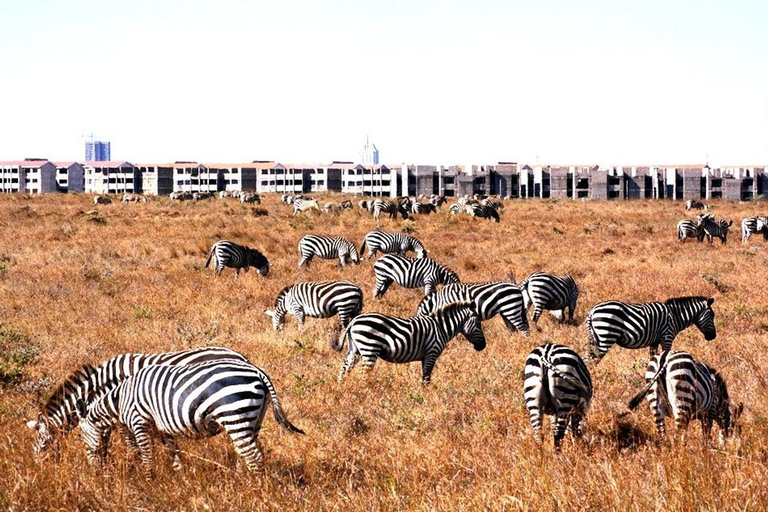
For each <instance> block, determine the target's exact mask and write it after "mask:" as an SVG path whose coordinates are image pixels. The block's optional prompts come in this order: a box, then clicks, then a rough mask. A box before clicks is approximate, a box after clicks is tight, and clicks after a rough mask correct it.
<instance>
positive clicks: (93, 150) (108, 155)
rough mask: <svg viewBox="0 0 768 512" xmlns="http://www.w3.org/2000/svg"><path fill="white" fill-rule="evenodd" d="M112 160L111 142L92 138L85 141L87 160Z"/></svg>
mask: <svg viewBox="0 0 768 512" xmlns="http://www.w3.org/2000/svg"><path fill="white" fill-rule="evenodd" d="M110 160H112V151H111V149H110V146H109V142H103V141H100V140H90V141H86V143H85V161H86V162H109V161H110Z"/></svg>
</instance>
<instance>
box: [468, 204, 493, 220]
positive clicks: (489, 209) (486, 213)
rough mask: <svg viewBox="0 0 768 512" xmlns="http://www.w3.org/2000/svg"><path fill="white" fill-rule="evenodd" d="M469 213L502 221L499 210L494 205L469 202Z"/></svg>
mask: <svg viewBox="0 0 768 512" xmlns="http://www.w3.org/2000/svg"><path fill="white" fill-rule="evenodd" d="M465 208H466V210H467V213H468V214H470V215H471V216H473V217H479V218H481V219H488V220H491V219H493V220H495V221H496V222H499V221H500V217H499V212H497V211H496V208H494V207H493V206H488V205H485V204H468V205H467V206H466V207H465Z"/></svg>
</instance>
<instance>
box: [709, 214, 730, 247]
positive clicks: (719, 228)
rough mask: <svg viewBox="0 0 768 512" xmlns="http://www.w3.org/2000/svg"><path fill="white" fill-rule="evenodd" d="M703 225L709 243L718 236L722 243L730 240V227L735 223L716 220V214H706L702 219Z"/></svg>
mask: <svg viewBox="0 0 768 512" xmlns="http://www.w3.org/2000/svg"><path fill="white" fill-rule="evenodd" d="M701 225H702V227H703V228H704V234H705V235H706V236H707V240H708V241H709V243H712V241H713V239H714V238H715V237H717V238H719V239H720V243H721V244H724V243H726V242H727V241H728V229H729V228H730V227H731V226H732V225H733V221H730V222H726V221H724V220H720V221H717V222H716V221H715V220H714V215H705V216H704V217H703V218H702V219H701Z"/></svg>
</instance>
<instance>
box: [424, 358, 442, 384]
mask: <svg viewBox="0 0 768 512" xmlns="http://www.w3.org/2000/svg"><path fill="white" fill-rule="evenodd" d="M439 355H440V354H433V353H429V354H427V355H426V356H425V357H424V359H423V360H422V361H421V383H422V384H424V385H427V384H429V381H430V380H432V370H434V369H435V363H436V362H437V356H439Z"/></svg>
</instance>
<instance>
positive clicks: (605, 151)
mask: <svg viewBox="0 0 768 512" xmlns="http://www.w3.org/2000/svg"><path fill="white" fill-rule="evenodd" d="M0 27H1V29H0V160H14V159H21V158H25V157H44V158H49V159H51V160H82V159H83V157H84V151H83V146H84V144H83V143H84V140H85V139H84V137H83V136H84V135H86V134H90V133H93V134H94V135H95V137H96V139H97V140H108V141H110V142H111V143H112V157H113V160H128V161H131V162H134V163H149V162H167V161H174V160H196V161H200V162H209V163H213V162H243V161H251V160H255V159H264V160H270V159H274V160H278V161H282V162H286V163H321V162H329V161H331V160H355V161H358V160H359V152H360V150H361V149H362V146H363V145H364V143H365V140H366V135H369V136H370V139H371V141H372V142H374V143H375V144H376V145H377V146H378V148H379V151H380V154H381V160H382V163H391V164H394V163H402V162H408V163H424V164H427V163H430V164H467V163H495V162H498V161H517V162H521V163H536V162H537V161H538V162H540V163H542V164H548V163H549V164H573V163H579V164H582V163H583V164H591V163H598V164H603V165H619V164H662V163H665V164H677V163H681V164H682V163H703V162H705V161H709V162H710V163H713V164H715V165H728V164H732V165H737V164H744V165H747V164H752V165H755V164H763V165H768V1H766V0H755V1H747V0H725V1H707V0H697V1H690V2H688V1H675V0H660V1H657V0H644V1H638V0H633V1H627V2H625V1H608V0H605V1H578V0H572V1H547V0H525V1H518V0H506V1H503V0H500V1H482V0H471V1H470V0H467V1H462V0H441V1H436V0H435V1H414V0H404V1H401V0H387V1H376V2H374V1H363V0H349V1H347V0H324V1H322V2H320V1H315V2H311V1H294V0H275V1H259V0H251V1H245V0H242V1H235V0H218V1H210V0H205V1H198V0H183V1H182V0H153V1H145V0H137V1H130V2H129V1H112V0H98V1H84V0H60V1H45V0H24V1H15V0H0Z"/></svg>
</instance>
